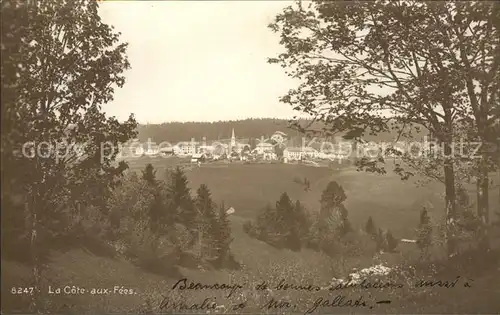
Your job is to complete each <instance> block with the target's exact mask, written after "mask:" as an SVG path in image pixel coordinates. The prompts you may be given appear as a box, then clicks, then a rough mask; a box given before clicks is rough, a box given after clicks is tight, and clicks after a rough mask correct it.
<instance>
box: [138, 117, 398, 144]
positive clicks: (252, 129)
mask: <svg viewBox="0 0 500 315" xmlns="http://www.w3.org/2000/svg"><path fill="white" fill-rule="evenodd" d="M309 122H310V121H307V120H305V119H304V120H302V121H300V124H301V125H302V126H306V125H308V123H309ZM233 128H234V132H235V135H236V137H237V138H260V137H262V136H264V137H265V138H267V137H270V136H271V135H272V134H273V133H274V132H276V131H281V132H284V133H286V134H288V135H289V137H291V138H296V137H300V136H302V134H301V133H300V132H299V131H297V130H296V128H291V127H290V122H289V121H288V120H285V119H274V118H249V119H244V120H229V121H217V122H169V123H162V124H146V125H139V126H138V128H137V129H138V132H139V134H138V138H139V140H140V141H147V140H148V138H150V139H151V140H152V141H155V142H162V141H169V142H177V141H187V140H190V139H191V138H195V139H202V138H203V137H206V139H208V140H218V139H228V138H230V137H231V131H232V129H233ZM321 128H322V126H321V125H320V124H319V123H316V124H315V126H314V129H315V130H320V129H321ZM338 135H340V136H341V135H343V134H338ZM396 137H397V134H395V133H394V134H390V133H380V134H378V135H376V136H372V135H365V136H364V137H363V138H364V139H365V140H368V141H391V140H394V139H395V138H396Z"/></svg>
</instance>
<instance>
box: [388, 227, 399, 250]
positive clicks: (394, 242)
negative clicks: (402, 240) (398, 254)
mask: <svg viewBox="0 0 500 315" xmlns="http://www.w3.org/2000/svg"><path fill="white" fill-rule="evenodd" d="M385 240H386V243H385V244H386V248H385V249H386V250H387V251H388V252H394V251H395V250H396V247H397V246H398V244H399V240H398V239H396V238H395V237H394V236H393V235H392V232H391V231H390V230H388V231H387V233H386V234H385Z"/></svg>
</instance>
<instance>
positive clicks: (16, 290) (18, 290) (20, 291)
mask: <svg viewBox="0 0 500 315" xmlns="http://www.w3.org/2000/svg"><path fill="white" fill-rule="evenodd" d="M34 291H35V288H34V287H27V288H21V287H17V288H16V287H12V288H11V289H10V293H12V294H33V292H34Z"/></svg>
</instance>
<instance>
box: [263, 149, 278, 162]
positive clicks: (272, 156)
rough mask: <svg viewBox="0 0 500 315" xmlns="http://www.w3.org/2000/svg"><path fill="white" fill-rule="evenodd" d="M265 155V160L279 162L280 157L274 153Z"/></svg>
mask: <svg viewBox="0 0 500 315" xmlns="http://www.w3.org/2000/svg"><path fill="white" fill-rule="evenodd" d="M263 155H264V156H263V158H264V160H277V159H278V156H277V155H276V153H274V152H269V151H266V152H264V153H263Z"/></svg>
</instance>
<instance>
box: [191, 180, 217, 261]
mask: <svg viewBox="0 0 500 315" xmlns="http://www.w3.org/2000/svg"><path fill="white" fill-rule="evenodd" d="M194 202H195V206H196V208H197V210H198V214H199V219H198V222H199V223H198V230H199V233H200V235H199V237H200V238H201V247H202V249H201V253H202V255H205V254H208V255H210V254H211V253H212V248H213V247H214V243H215V241H216V239H217V233H218V231H217V224H218V223H217V215H216V213H215V208H216V205H215V203H214V202H213V200H212V196H211V193H210V190H209V189H208V187H207V186H206V185H205V184H202V185H200V187H199V188H198V190H197V191H196V199H195V201H194Z"/></svg>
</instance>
